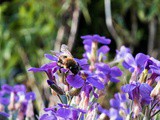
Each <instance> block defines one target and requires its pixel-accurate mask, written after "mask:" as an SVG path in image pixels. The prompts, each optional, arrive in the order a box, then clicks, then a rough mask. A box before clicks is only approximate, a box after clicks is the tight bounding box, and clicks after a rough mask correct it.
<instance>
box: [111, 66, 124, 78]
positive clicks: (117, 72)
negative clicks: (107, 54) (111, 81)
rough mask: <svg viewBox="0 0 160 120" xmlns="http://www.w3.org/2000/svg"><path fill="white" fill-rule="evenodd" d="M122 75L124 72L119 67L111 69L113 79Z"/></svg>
mask: <svg viewBox="0 0 160 120" xmlns="http://www.w3.org/2000/svg"><path fill="white" fill-rule="evenodd" d="M121 75H122V71H121V70H120V69H119V68H118V67H116V66H114V67H112V68H111V76H112V77H119V76H121Z"/></svg>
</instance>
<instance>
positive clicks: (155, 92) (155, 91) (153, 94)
mask: <svg viewBox="0 0 160 120" xmlns="http://www.w3.org/2000/svg"><path fill="white" fill-rule="evenodd" d="M158 94H160V81H158V83H157V85H156V86H155V88H154V89H153V90H152V91H151V97H153V98H154V97H156V96H158Z"/></svg>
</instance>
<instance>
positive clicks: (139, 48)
mask: <svg viewBox="0 0 160 120" xmlns="http://www.w3.org/2000/svg"><path fill="white" fill-rule="evenodd" d="M87 34H99V35H102V36H106V37H107V38H111V40H112V43H111V45H110V46H109V47H110V48H111V52H110V55H109V56H110V59H112V58H113V57H114V55H115V50H116V49H119V48H120V46H121V45H125V46H127V47H130V48H131V50H132V52H133V54H134V55H135V54H136V53H138V52H143V53H145V54H149V55H151V56H153V57H155V58H160V0H111V1H110V0H1V1H0V84H1V85H2V84H4V83H9V84H11V85H13V84H15V83H23V84H26V85H27V86H28V88H29V89H31V90H33V91H40V92H39V97H40V95H41V93H43V92H44V91H43V89H42V88H43V87H45V84H46V83H45V80H46V76H45V75H44V74H40V73H37V74H33V73H31V72H27V69H28V68H29V67H31V66H34V67H40V66H41V65H42V64H44V63H47V62H48V61H47V59H46V58H44V54H45V53H50V50H59V47H60V44H62V43H65V44H67V45H68V46H69V48H70V49H71V50H72V53H73V55H74V56H75V57H78V58H81V57H82V53H83V52H84V49H83V44H82V40H81V39H80V36H82V35H87ZM41 99H43V98H41Z"/></svg>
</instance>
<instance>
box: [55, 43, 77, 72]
mask: <svg viewBox="0 0 160 120" xmlns="http://www.w3.org/2000/svg"><path fill="white" fill-rule="evenodd" d="M52 53H53V54H54V55H56V56H57V57H58V62H57V65H58V66H59V67H60V69H61V68H64V69H68V71H67V73H68V72H69V71H71V72H72V73H73V74H74V75H76V74H78V72H79V71H80V65H79V63H78V62H76V61H75V59H74V58H73V56H72V54H71V53H70V51H69V49H68V46H66V45H65V44H62V45H61V49H60V53H59V55H57V53H56V52H54V51H52Z"/></svg>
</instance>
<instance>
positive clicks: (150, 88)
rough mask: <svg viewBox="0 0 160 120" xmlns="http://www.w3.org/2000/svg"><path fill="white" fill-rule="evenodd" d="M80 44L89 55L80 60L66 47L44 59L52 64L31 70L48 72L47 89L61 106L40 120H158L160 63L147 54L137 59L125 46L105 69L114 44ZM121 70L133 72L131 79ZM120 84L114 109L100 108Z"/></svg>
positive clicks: (91, 39) (95, 38) (89, 40)
mask: <svg viewBox="0 0 160 120" xmlns="http://www.w3.org/2000/svg"><path fill="white" fill-rule="evenodd" d="M81 38H82V39H83V44H84V49H85V53H84V54H83V58H82V59H77V58H73V57H72V55H71V54H70V52H69V51H68V50H67V47H66V46H65V45H63V48H61V51H60V52H55V51H54V52H53V55H51V54H45V57H46V58H47V59H49V60H50V61H51V62H50V63H47V64H44V65H43V66H41V67H40V68H35V67H32V68H30V69H29V71H33V72H45V73H46V74H47V76H48V79H47V83H48V85H49V86H50V88H51V89H52V90H53V91H54V92H56V94H57V96H58V97H59V99H60V101H61V103H57V105H56V106H51V107H49V108H45V109H44V113H43V114H42V115H40V116H39V119H40V120H52V119H53V120H56V119H71V120H77V119H79V120H91V119H99V120H102V119H105V118H106V117H108V118H110V119H113V120H123V119H127V118H128V119H129V118H139V119H140V118H142V117H146V118H149V119H152V118H154V117H156V114H157V113H158V112H159V111H160V108H159V105H160V102H159V101H160V96H159V93H160V61H158V60H156V59H154V58H152V57H150V56H148V55H145V54H143V53H138V54H137V55H136V56H135V57H133V56H132V54H131V51H130V49H129V48H126V47H125V46H122V47H121V49H120V50H117V51H116V53H117V54H116V56H115V59H114V60H113V61H111V62H108V63H107V62H106V61H107V57H106V54H107V53H108V52H109V47H108V46H107V45H108V44H110V42H111V40H110V39H107V38H105V37H103V36H99V35H86V36H82V37H81ZM64 46H65V48H64ZM99 46H100V47H99ZM118 66H121V68H122V66H123V67H124V68H125V69H127V70H129V71H130V74H131V76H130V78H129V75H128V74H126V73H127V72H126V71H127V70H125V69H124V68H122V69H123V70H124V72H122V69H120V68H119V67H118ZM125 78H129V79H126V80H124V79H125ZM126 82H127V84H126ZM119 83H120V84H121V85H122V86H121V89H120V88H119V90H120V92H119V93H116V94H115V95H114V98H112V99H111V98H110V105H109V106H110V107H104V105H102V104H101V103H100V102H98V101H99V99H100V98H102V97H103V96H105V95H106V94H110V93H108V92H109V91H108V87H109V85H110V84H115V85H116V84H119ZM117 89H118V88H117ZM66 101H67V102H66ZM106 104H107V103H106Z"/></svg>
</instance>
